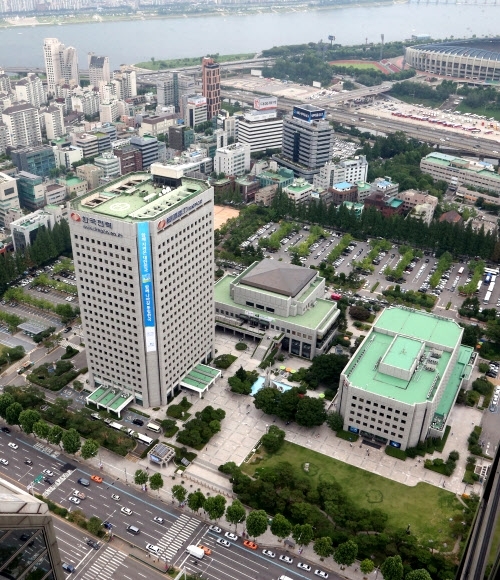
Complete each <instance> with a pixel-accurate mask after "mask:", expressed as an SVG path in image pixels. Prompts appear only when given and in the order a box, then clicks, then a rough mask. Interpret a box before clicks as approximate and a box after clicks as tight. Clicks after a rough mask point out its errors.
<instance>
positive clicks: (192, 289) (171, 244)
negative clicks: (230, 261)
mask: <svg viewBox="0 0 500 580" xmlns="http://www.w3.org/2000/svg"><path fill="white" fill-rule="evenodd" d="M70 218H71V219H70V230H71V237H72V245H73V251H74V260H75V273H76V276H77V283H78V293H79V296H80V308H81V316H82V324H83V329H84V334H85V344H86V352H87V361H88V368H89V381H90V385H91V386H95V387H97V388H98V389H99V388H102V389H105V388H112V389H114V390H115V393H121V395H120V396H123V397H125V398H127V397H132V398H133V399H135V401H136V403H137V404H139V405H142V406H144V407H151V406H157V405H163V404H165V403H166V402H167V401H168V400H169V397H172V396H173V395H174V394H175V393H177V392H178V391H179V389H180V386H181V385H183V386H184V387H185V388H190V389H192V390H194V391H196V392H200V391H199V390H198V389H197V386H196V385H197V384H198V385H199V384H200V383H199V381H198V383H196V382H195V383H194V386H193V382H191V381H187V380H184V379H185V378H186V375H188V374H189V373H190V372H192V371H193V369H195V368H199V367H200V364H199V363H202V362H203V361H206V360H208V358H209V357H211V355H212V353H213V341H214V307H213V189H212V188H211V187H210V186H209V185H208V184H207V182H205V181H200V180H194V179H186V178H184V179H183V180H182V183H181V185H180V186H179V187H177V188H175V189H171V190H168V188H163V189H162V188H161V187H160V188H158V187H156V184H155V182H154V179H153V177H152V175H151V174H149V173H144V172H143V173H135V174H129V175H127V176H124V177H121V178H119V179H117V180H115V181H113V182H111V183H109V184H107V185H105V186H102V187H100V188H98V189H97V190H94V191H93V192H91V193H89V194H88V195H84V196H82V197H80V198H78V199H75V200H73V201H72V202H71V216H70ZM203 368H204V369H205V368H206V367H203ZM200 370H201V373H200V376H201V375H203V374H204V371H203V369H200ZM212 371H213V369H212ZM207 372H208V371H207Z"/></svg>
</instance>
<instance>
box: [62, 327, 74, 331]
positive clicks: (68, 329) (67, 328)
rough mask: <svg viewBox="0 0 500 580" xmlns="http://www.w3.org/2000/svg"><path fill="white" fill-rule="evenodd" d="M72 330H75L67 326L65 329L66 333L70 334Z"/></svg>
mask: <svg viewBox="0 0 500 580" xmlns="http://www.w3.org/2000/svg"><path fill="white" fill-rule="evenodd" d="M71 330H73V329H72V328H71V326H67V327H66V328H65V329H64V332H70V331H71Z"/></svg>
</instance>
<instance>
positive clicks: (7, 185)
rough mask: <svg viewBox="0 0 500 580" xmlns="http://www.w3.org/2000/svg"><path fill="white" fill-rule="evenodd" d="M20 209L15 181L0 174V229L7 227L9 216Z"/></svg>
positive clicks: (4, 174)
mask: <svg viewBox="0 0 500 580" xmlns="http://www.w3.org/2000/svg"><path fill="white" fill-rule="evenodd" d="M20 209H21V206H20V204H19V195H18V192H17V180H16V179H15V178H14V177H11V176H10V175H7V174H6V173H0V227H6V226H8V225H9V224H10V221H11V215H10V214H11V213H12V212H16V211H18V210H20Z"/></svg>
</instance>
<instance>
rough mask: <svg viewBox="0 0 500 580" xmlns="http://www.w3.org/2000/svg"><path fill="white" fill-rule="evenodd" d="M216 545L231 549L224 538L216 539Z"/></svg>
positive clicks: (229, 543)
mask: <svg viewBox="0 0 500 580" xmlns="http://www.w3.org/2000/svg"><path fill="white" fill-rule="evenodd" d="M217 543H218V544H221V546H225V547H226V548H230V547H231V542H228V541H227V540H225V539H224V538H217Z"/></svg>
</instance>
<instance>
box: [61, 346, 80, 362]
mask: <svg viewBox="0 0 500 580" xmlns="http://www.w3.org/2000/svg"><path fill="white" fill-rule="evenodd" d="M76 354H78V350H77V349H76V348H73V347H72V346H71V345H69V344H68V346H67V347H66V352H65V353H64V354H63V355H62V357H61V360H65V359H68V358H72V357H74V356H75V355H76Z"/></svg>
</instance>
